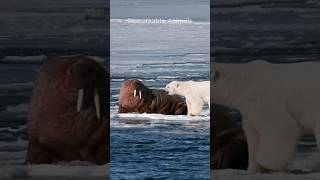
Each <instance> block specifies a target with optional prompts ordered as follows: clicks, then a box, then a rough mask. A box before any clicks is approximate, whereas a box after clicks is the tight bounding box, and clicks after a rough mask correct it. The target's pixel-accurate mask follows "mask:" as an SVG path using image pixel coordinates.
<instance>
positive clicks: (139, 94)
mask: <svg viewBox="0 0 320 180" xmlns="http://www.w3.org/2000/svg"><path fill="white" fill-rule="evenodd" d="M141 97H142V96H141V90H139V98H140V99H141Z"/></svg>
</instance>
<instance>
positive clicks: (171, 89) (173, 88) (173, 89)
mask: <svg viewBox="0 0 320 180" xmlns="http://www.w3.org/2000/svg"><path fill="white" fill-rule="evenodd" d="M179 86H180V82H179V81H172V82H171V83H169V84H167V85H166V88H165V91H166V92H168V94H169V95H173V94H177V89H178V88H179Z"/></svg>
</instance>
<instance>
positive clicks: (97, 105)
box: [94, 89, 100, 119]
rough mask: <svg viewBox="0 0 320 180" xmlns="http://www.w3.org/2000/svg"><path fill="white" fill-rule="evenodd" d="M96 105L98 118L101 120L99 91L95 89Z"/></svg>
mask: <svg viewBox="0 0 320 180" xmlns="http://www.w3.org/2000/svg"><path fill="white" fill-rule="evenodd" d="M94 105H95V109H96V115H97V118H98V119H100V97H99V93H98V90H97V89H95V91H94Z"/></svg>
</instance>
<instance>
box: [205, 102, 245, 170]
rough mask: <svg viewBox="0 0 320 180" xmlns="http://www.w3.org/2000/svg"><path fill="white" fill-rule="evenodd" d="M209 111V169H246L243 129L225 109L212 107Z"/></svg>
mask: <svg viewBox="0 0 320 180" xmlns="http://www.w3.org/2000/svg"><path fill="white" fill-rule="evenodd" d="M211 111H212V113H211V114H212V118H211V119H212V120H211V133H210V137H211V138H210V139H211V169H247V167H248V146H247V140H246V137H245V133H244V131H243V129H242V128H241V127H239V126H238V125H237V124H236V123H235V122H234V121H233V120H232V119H231V117H230V115H229V114H228V112H227V110H226V109H224V108H221V107H218V106H214V107H213V108H212V109H211Z"/></svg>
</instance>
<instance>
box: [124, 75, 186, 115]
mask: <svg viewBox="0 0 320 180" xmlns="http://www.w3.org/2000/svg"><path fill="white" fill-rule="evenodd" d="M130 112H136V113H156V114H166V115H186V114H187V112H188V110H187V105H186V102H185V100H184V99H183V97H181V96H179V95H168V93H167V92H166V91H165V90H161V89H149V88H148V87H146V86H145V85H144V84H143V83H142V82H141V81H138V80H126V81H124V82H123V83H122V85H121V88H120V94H119V113H130Z"/></svg>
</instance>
